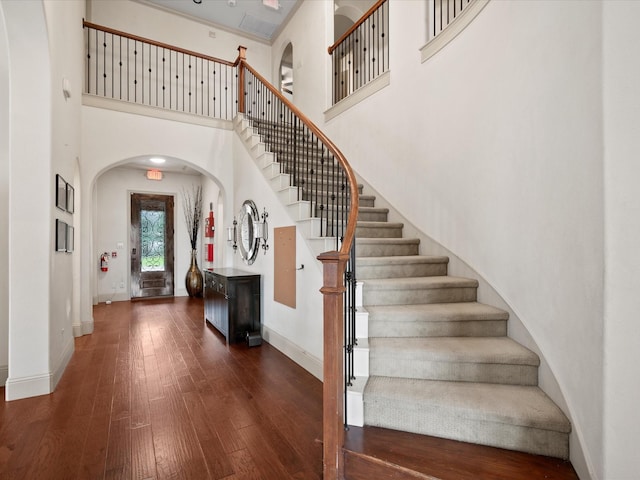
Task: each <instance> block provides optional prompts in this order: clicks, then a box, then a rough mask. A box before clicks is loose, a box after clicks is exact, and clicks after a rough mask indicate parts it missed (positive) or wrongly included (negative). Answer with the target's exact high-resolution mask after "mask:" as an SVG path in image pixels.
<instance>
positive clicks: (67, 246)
mask: <svg viewBox="0 0 640 480" xmlns="http://www.w3.org/2000/svg"><path fill="white" fill-rule="evenodd" d="M65 250H66V252H67V253H73V227H72V226H71V225H67V235H66V242H65Z"/></svg>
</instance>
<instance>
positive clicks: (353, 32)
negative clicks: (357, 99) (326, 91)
mask: <svg viewBox="0 0 640 480" xmlns="http://www.w3.org/2000/svg"><path fill="white" fill-rule="evenodd" d="M328 51H329V55H331V63H332V68H333V78H332V91H333V93H332V99H333V104H336V103H338V102H339V101H340V100H342V99H343V98H346V97H347V96H349V95H351V94H352V93H353V92H355V91H356V90H357V89H359V88H360V87H362V86H364V85H366V84H367V83H369V82H370V81H372V80H373V79H374V78H376V77H378V76H379V75H381V74H383V73H385V72H386V71H387V70H389V2H388V0H378V1H377V2H376V3H375V4H374V5H373V6H372V7H371V8H370V9H369V10H368V11H367V13H365V14H364V15H363V16H362V18H361V19H360V20H358V21H357V22H356V23H354V24H353V26H352V27H351V28H350V29H349V30H347V31H346V32H345V33H344V35H342V36H341V37H340V38H339V39H338V40H337V41H336V42H335V43H334V44H333V45H331V46H330V47H329V49H328Z"/></svg>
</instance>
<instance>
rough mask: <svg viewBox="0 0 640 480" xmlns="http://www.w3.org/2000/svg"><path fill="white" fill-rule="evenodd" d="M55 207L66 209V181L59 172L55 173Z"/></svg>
mask: <svg viewBox="0 0 640 480" xmlns="http://www.w3.org/2000/svg"><path fill="white" fill-rule="evenodd" d="M56 207H58V208H59V209H60V210H65V211H66V210H67V182H65V180H64V178H62V176H61V175H59V174H56Z"/></svg>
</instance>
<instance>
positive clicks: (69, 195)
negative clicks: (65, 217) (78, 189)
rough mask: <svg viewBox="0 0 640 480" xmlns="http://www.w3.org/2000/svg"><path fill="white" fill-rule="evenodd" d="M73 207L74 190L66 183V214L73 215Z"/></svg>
mask: <svg viewBox="0 0 640 480" xmlns="http://www.w3.org/2000/svg"><path fill="white" fill-rule="evenodd" d="M74 205H75V190H74V189H73V187H72V186H71V184H70V183H67V212H69V213H73V211H74V209H75V208H74Z"/></svg>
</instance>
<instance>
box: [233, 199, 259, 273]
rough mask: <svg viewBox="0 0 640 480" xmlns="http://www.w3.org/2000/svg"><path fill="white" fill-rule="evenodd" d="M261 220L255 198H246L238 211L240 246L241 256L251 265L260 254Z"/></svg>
mask: <svg viewBox="0 0 640 480" xmlns="http://www.w3.org/2000/svg"><path fill="white" fill-rule="evenodd" d="M259 222H260V217H259V215H258V208H257V207H256V204H255V203H254V202H253V200H245V201H244V203H243V204H242V208H240V212H239V213H238V236H239V241H238V247H239V248H240V256H241V257H242V259H243V260H244V261H245V263H246V264H247V265H251V264H252V263H253V262H254V261H255V259H256V256H257V255H258V248H259V246H260V236H259V235H258V232H257V228H258V223H259Z"/></svg>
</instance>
